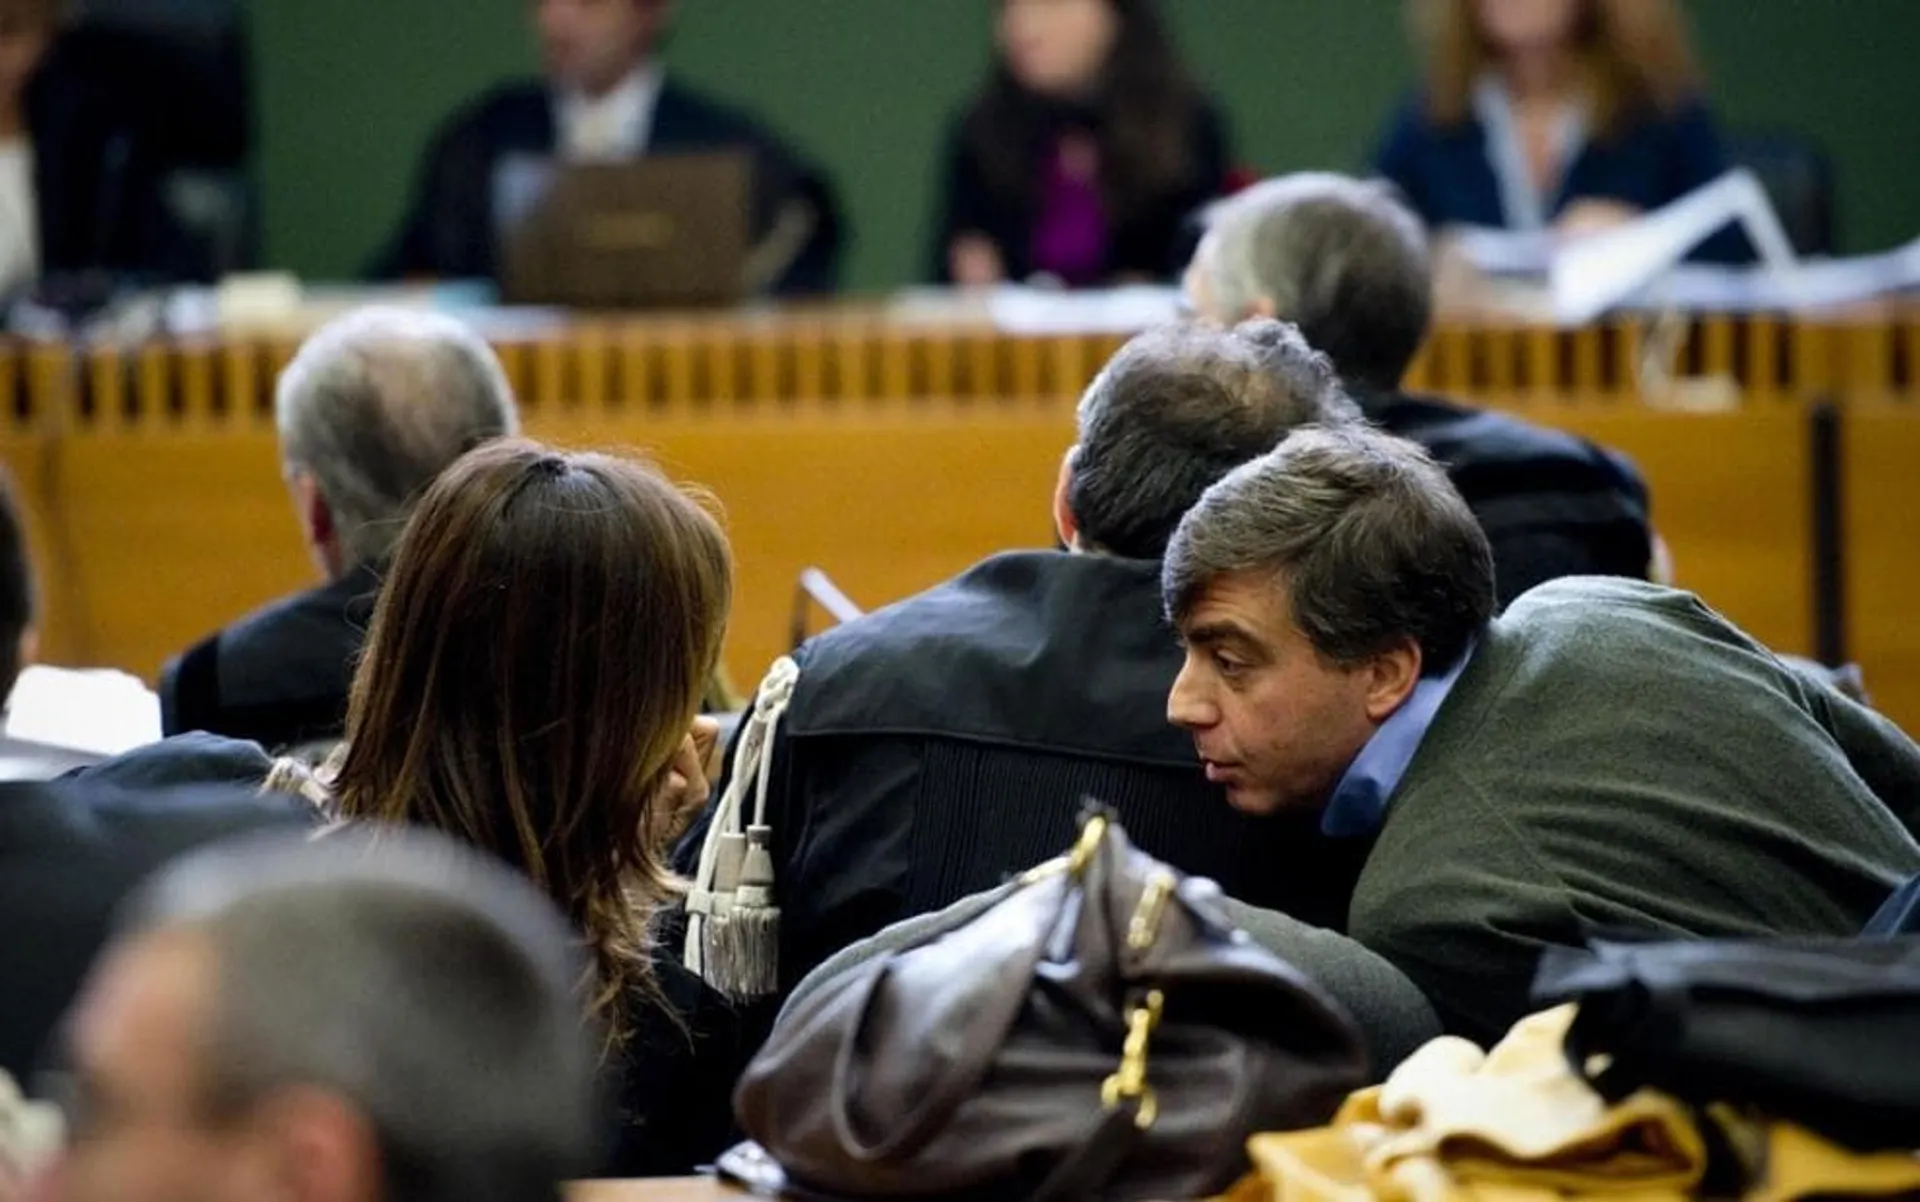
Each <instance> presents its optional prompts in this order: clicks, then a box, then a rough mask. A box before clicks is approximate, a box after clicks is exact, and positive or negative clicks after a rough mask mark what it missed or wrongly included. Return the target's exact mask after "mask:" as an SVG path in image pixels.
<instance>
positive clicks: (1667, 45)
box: [1411, 0, 1700, 136]
mask: <svg viewBox="0 0 1920 1202" xmlns="http://www.w3.org/2000/svg"><path fill="white" fill-rule="evenodd" d="M1411 15H1412V18H1413V27H1414V32H1415V37H1416V40H1417V41H1418V43H1419V48H1420V50H1421V51H1422V53H1423V54H1424V55H1425V58H1426V70H1427V113H1428V116H1429V117H1430V118H1431V119H1432V120H1433V122H1434V123H1435V124H1436V125H1458V124H1459V123H1460V122H1462V121H1464V120H1466V118H1467V113H1468V109H1469V106H1470V104H1471V97H1472V93H1473V84H1474V80H1475V79H1477V78H1478V77H1479V76H1480V75H1481V73H1482V72H1484V71H1486V70H1488V69H1489V68H1490V67H1492V66H1493V64H1494V61H1495V57H1496V52H1495V50H1494V48H1493V47H1492V46H1489V45H1488V44H1487V41H1486V38H1485V36H1484V35H1483V34H1482V33H1481V30H1480V22H1479V20H1478V19H1477V18H1476V17H1475V15H1474V0H1412V4H1411ZM1574 36H1575V38H1576V39H1577V42H1578V50H1577V56H1578V59H1579V63H1580V69H1581V74H1582V76H1583V77H1584V78H1583V84H1584V86H1585V87H1586V89H1587V97H1588V103H1589V104H1591V105H1592V110H1593V123H1594V128H1595V129H1596V130H1598V131H1599V132H1600V133H1601V134H1603V135H1607V136H1610V135H1613V134H1616V133H1618V132H1619V131H1620V130H1621V128H1622V127H1623V126H1624V125H1625V124H1626V123H1629V122H1631V121H1632V120H1634V119H1635V118H1638V117H1641V116H1644V115H1645V114H1647V113H1649V112H1668V111H1671V110H1672V109H1674V108H1676V107H1677V106H1679V105H1680V104H1682V103H1684V102H1685V101H1686V100H1688V99H1690V98H1691V97H1693V96H1694V95H1696V94H1697V93H1698V92H1699V89H1700V74H1699V70H1698V68H1697V67H1696V66H1695V64H1694V59H1693V51H1692V49H1691V47H1690V45H1689V43H1688V38H1687V23H1686V18H1685V16H1684V15H1683V14H1682V13H1681V11H1680V8H1679V6H1678V5H1677V4H1675V3H1674V0H1581V13H1580V18H1579V24H1578V26H1577V28H1576V32H1575V35H1574Z"/></svg>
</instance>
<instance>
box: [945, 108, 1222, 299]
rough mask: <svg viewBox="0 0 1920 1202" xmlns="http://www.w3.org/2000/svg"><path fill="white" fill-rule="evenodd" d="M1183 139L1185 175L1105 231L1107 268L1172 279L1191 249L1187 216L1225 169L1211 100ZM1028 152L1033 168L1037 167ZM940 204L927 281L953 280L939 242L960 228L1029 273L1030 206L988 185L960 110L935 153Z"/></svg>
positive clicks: (1013, 275) (1016, 276)
mask: <svg viewBox="0 0 1920 1202" xmlns="http://www.w3.org/2000/svg"><path fill="white" fill-rule="evenodd" d="M1187 145H1188V146H1189V147H1190V148H1191V151H1192V154H1193V156H1194V171H1193V176H1192V182H1191V183H1189V184H1188V185H1187V186H1185V187H1183V188H1181V189H1179V190H1178V191H1175V192H1172V193H1169V194H1168V195H1165V196H1159V197H1155V198H1153V200H1152V202H1151V203H1149V204H1147V205H1144V206H1143V207H1141V208H1140V209H1139V210H1138V211H1137V212H1136V213H1135V215H1134V216H1133V217H1132V218H1131V219H1130V220H1128V221H1126V222H1124V223H1122V224H1121V225H1119V226H1118V227H1117V228H1115V229H1112V230H1110V231H1109V233H1108V241H1107V274H1108V275H1109V276H1121V275H1143V276H1148V277H1151V278H1153V279H1172V278H1173V277H1174V276H1176V275H1178V274H1179V273H1180V271H1181V270H1182V268H1183V267H1184V266H1185V265H1186V261H1187V258H1188V255H1189V252H1191V250H1192V249H1193V247H1192V242H1193V227H1192V226H1191V218H1192V217H1193V216H1194V214H1195V213H1196V212H1198V211H1199V210H1200V208H1201V207H1202V206H1204V205H1206V204H1207V203H1208V202H1209V201H1211V200H1213V199H1215V198H1216V197H1218V196H1219V195H1220V193H1221V189H1222V188H1223V186H1224V185H1225V183H1226V180H1227V176H1228V173H1229V171H1230V170H1231V168H1232V165H1233V164H1232V151H1231V149H1230V148H1229V139H1228V134H1227V127H1226V122H1225V120H1224V119H1223V118H1222V117H1221V116H1220V113H1219V111H1218V110H1216V109H1215V108H1213V107H1212V106H1211V105H1208V104H1202V105H1201V106H1200V108H1199V109H1198V110H1197V111H1196V112H1195V114H1194V120H1193V127H1192V129H1191V130H1189V131H1188V134H1187ZM1038 154H1039V152H1038V151H1036V160H1035V171H1036V172H1037V171H1038V170H1039V159H1038ZM941 170H942V177H941V190H940V199H939V204H940V211H939V216H938V219H937V221H936V224H935V226H934V244H933V247H932V252H933V254H932V262H931V264H930V269H931V272H932V277H933V278H934V279H935V280H938V281H939V282H941V283H943V284H945V283H952V282H953V273H952V272H951V271H949V270H948V265H947V248H948V247H949V246H951V245H952V243H953V240H954V239H955V238H957V237H959V236H960V235H961V234H970V233H971V234H985V235H986V236H987V237H988V238H991V239H992V240H993V243H994V245H996V246H998V247H999V248H1000V257H1001V261H1002V262H1004V263H1005V264H1006V268H1007V278H1008V279H1011V280H1015V281H1018V280H1023V279H1025V278H1026V277H1027V276H1029V275H1031V274H1032V272H1033V254H1032V240H1033V223H1034V217H1035V213H1034V205H1033V203H1032V201H1031V200H1029V199H1026V198H1011V197H1006V196H1001V195H999V194H998V193H997V192H996V191H995V190H994V189H993V188H991V187H989V186H988V183H987V178H986V175H985V171H984V168H983V167H982V165H981V162H980V157H979V155H977V154H976V153H975V152H974V150H973V148H972V146H971V145H970V139H969V138H968V136H967V114H965V113H962V114H960V115H959V116H958V117H956V118H955V119H954V121H953V123H952V127H951V129H950V130H949V132H948V135H947V143H946V150H945V153H944V158H943V160H942V168H941Z"/></svg>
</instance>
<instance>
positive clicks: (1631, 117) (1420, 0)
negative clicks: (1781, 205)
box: [1377, 0, 1746, 258]
mask: <svg viewBox="0 0 1920 1202" xmlns="http://www.w3.org/2000/svg"><path fill="white" fill-rule="evenodd" d="M1412 16H1413V18H1414V22H1413V24H1414V29H1415V33H1416V35H1417V41H1418V49H1419V51H1420V53H1421V56H1422V58H1423V60H1424V64H1425V74H1426V78H1425V81H1424V89H1423V91H1422V93H1421V94H1420V95H1418V96H1416V97H1414V98H1413V99H1412V100H1410V101H1409V102H1408V103H1407V104H1406V105H1405V107H1404V108H1403V109H1402V111H1401V112H1400V114H1399V115H1398V116H1397V117H1396V118H1395V120H1394V122H1393V124H1392V126H1391V127H1390V129H1389V130H1388V133H1387V136H1386V138H1385V140H1384V142H1383V143H1382V145H1381V148H1380V151H1379V155H1378V159H1377V167H1378V169H1379V171H1380V174H1382V175H1384V176H1386V177H1387V178H1388V179H1390V180H1392V181H1393V182H1394V183H1395V184H1397V185H1398V186H1399V188H1400V190H1401V191H1402V192H1403V193H1404V194H1405V195H1406V198H1407V200H1408V201H1409V202H1410V203H1411V204H1412V205H1413V207H1414V208H1415V209H1416V210H1417V211H1418V212H1419V213H1420V214H1421V216H1422V217H1424V218H1425V219H1426V221H1427V224H1428V225H1430V226H1436V227H1439V226H1448V225H1478V226H1495V227H1504V228H1508V229H1516V230H1529V229H1541V230H1545V229H1556V230H1560V231H1565V232H1580V231H1583V230H1592V229H1599V228H1605V227H1607V226H1610V225H1614V224H1618V223H1619V222H1622V221H1626V220H1630V219H1631V218H1633V217H1634V216H1635V215H1637V214H1639V213H1641V212H1644V211H1646V210H1649V209H1654V208H1658V207H1659V206H1661V205H1663V204H1666V203H1667V202H1668V201H1671V200H1675V199H1677V198H1679V197H1681V196H1684V195H1685V194H1686V193H1688V192H1690V191H1692V190H1693V189H1694V188H1697V187H1699V186H1700V185H1702V184H1704V183H1707V182H1709V181H1711V180H1712V179H1713V178H1714V177H1715V176H1717V175H1719V174H1720V173H1721V172H1722V171H1724V170H1725V169H1726V165H1727V164H1726V157H1725V154H1724V152H1723V151H1722V149H1721V145H1720V135H1719V131H1718V129H1717V127H1716V125H1715V123H1714V120H1713V117H1712V115H1711V114H1710V113H1709V112H1708V110H1707V107H1706V104H1705V103H1704V101H1703V98H1702V92H1701V83H1700V76H1699V72H1698V70H1697V69H1696V67H1695V65H1694V60H1693V53H1692V51H1691V49H1690V48H1689V46H1688V39H1687V30H1686V21H1685V18H1684V16H1683V15H1682V13H1681V11H1680V9H1679V7H1678V5H1677V4H1676V3H1675V0H1412ZM1745 253H1746V243H1745V240H1744V239H1743V238H1741V237H1740V236H1739V235H1738V234H1737V233H1734V232H1731V231H1729V232H1728V233H1727V234H1725V235H1722V236H1720V237H1718V238H1716V239H1715V240H1714V241H1712V242H1711V243H1709V244H1708V246H1707V248H1705V250H1704V251H1703V257H1714V258H1734V257H1742V256H1743V255H1744V254H1745Z"/></svg>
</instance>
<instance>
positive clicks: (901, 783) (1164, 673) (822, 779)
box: [677, 551, 1365, 988]
mask: <svg viewBox="0 0 1920 1202" xmlns="http://www.w3.org/2000/svg"><path fill="white" fill-rule="evenodd" d="M796 658H797V660H798V662H799V664H800V678H799V682H798V684H797V686H796V688H795V691H794V696H793V702H792V705H791V707H790V709H789V710H788V712H787V715H786V718H785V720H784V721H783V722H782V723H781V726H780V728H779V732H778V735H777V737H776V739H775V742H774V761H773V765H772V774H771V780H770V789H769V796H768V816H769V825H771V827H772V829H773V841H772V849H773V853H774V860H775V869H776V884H775V893H776V897H777V900H778V901H779V904H780V908H781V921H780V927H781V929H780V973H779V976H780V982H781V985H782V987H783V988H791V987H792V985H793V984H794V983H796V982H797V981H798V980H799V979H800V978H801V977H802V976H803V975H805V973H806V972H807V971H808V970H809V969H811V968H812V967H814V966H815V965H817V964H819V963H820V962H821V961H823V960H825V959H826V958H827V957H828V956H831V955H832V954H833V953H835V952H837V951H839V950H840V949H841V948H843V947H845V946H847V945H848V944H850V943H852V942H854V941H855V940H857V939H862V938H865V937H866V936H869V935H872V934H873V933H874V932H876V931H878V930H880V929H881V928H882V927H884V926H886V925H888V924H889V923H893V922H897V921H899V920H901V919H904V918H909V917H912V916H913V915H915V914H921V913H926V912H928V911H931V910H936V909H939V908H941V907H943V906H946V905H949V904H951V903H952V902H954V901H956V900H958V899H959V898H961V897H964V896H966V895H968V894H970V893H975V892H978V891H980V890H982V889H987V888H991V887H993V886H994V885H997V884H999V883H1000V882H1001V881H1003V880H1004V879H1006V878H1007V877H1008V876H1009V875H1011V874H1013V873H1017V872H1020V871H1023V870H1025V869H1027V868H1030V867H1032V866H1033V865H1034V864H1037V863H1039V862H1040V861H1042V860H1045V859H1047V858H1049V857H1051V856H1054V855H1057V854H1059V853H1060V852H1061V851H1062V850H1063V849H1064V848H1066V847H1068V846H1070V845H1071V844H1072V842H1073V838H1074V833H1075V831H1076V829H1077V818H1078V816H1079V813H1080V810H1081V807H1082V804H1083V802H1084V801H1085V800H1087V799H1088V798H1094V799H1097V800H1099V801H1102V802H1105V803H1107V804H1109V805H1111V806H1112V807H1113V808H1114V809H1115V811H1116V812H1117V813H1118V815H1119V817H1120V819H1121V821H1122V822H1124V823H1125V825H1126V828H1127V832H1128V834H1129V835H1130V836H1131V837H1132V838H1133V840H1134V842H1135V843H1137V844H1138V845H1139V846H1140V847H1142V848H1143V849H1145V850H1146V851H1148V852H1150V853H1152V854H1153V855H1156V856H1158V857H1160V858H1162V859H1164V860H1166V861H1167V862H1168V863H1170V864H1172V865H1174V866H1175V867H1177V868H1180V869H1183V870H1185V871H1187V872H1193V873H1198V874H1201V875H1204V876H1209V877H1212V878H1213V879H1215V880H1217V881H1218V882H1219V883H1220V884H1221V886H1222V887H1223V888H1225V889H1226V891H1227V892H1228V894H1230V895H1231V896H1234V897H1237V898H1240V899H1241V900H1243V901H1246V902H1248V903H1250V904H1252V905H1256V906H1260V907H1263V908H1267V909H1275V910H1282V911H1285V912H1287V913H1291V914H1294V915H1295V916H1297V917H1299V918H1301V919H1302V920H1304V921H1308V922H1312V923H1314V924H1317V925H1322V926H1327V927H1331V928H1334V929H1340V928H1341V927H1343V926H1344V924H1345V915H1346V902H1347V894H1348V890H1349V888H1350V886H1351V881H1352V877H1353V875H1355V874H1357V872H1358V868H1359V864H1360V862H1361V860H1362V858H1363V857H1364V855H1365V848H1364V846H1363V845H1362V844H1361V843H1360V841H1348V842H1342V843H1336V842H1335V841H1332V840H1327V839H1323V838H1322V837H1321V836H1320V835H1319V834H1318V830H1317V826H1316V821H1317V820H1314V819H1311V818H1310V817H1309V818H1308V819H1303V820H1301V821H1299V822H1290V821H1288V820H1286V819H1283V818H1275V819H1264V820H1263V819H1255V818H1252V817H1249V816H1247V815H1245V814H1241V813H1239V812H1237V811H1235V810H1234V809H1232V808H1231V807H1229V806H1228V805H1227V803H1226V801H1225V799H1224V798H1223V797H1222V795H1221V793H1220V790H1219V789H1218V788H1217V787H1216V786H1214V785H1211V784H1209V783H1208V782H1207V780H1206V777H1205V775H1204V774H1203V773H1202V771H1201V768H1200V763H1199V761H1198V759H1197V758H1196V757H1195V755H1194V750H1193V743H1192V740H1191V739H1190V738H1189V737H1188V736H1187V735H1186V734H1184V733H1183V732H1181V731H1179V730H1177V729H1175V728H1174V727H1172V726H1170V725H1169V724H1168V723H1167V718H1166V711H1167V692H1168V690H1169V688H1170V687H1171V686H1172V684H1173V679H1174V676H1175V675H1176V674H1177V673H1178V672H1179V669H1180V663H1181V651H1180V648H1179V646H1178V645H1177V643H1176V641H1175V638H1174V635H1173V632H1172V630H1171V629H1169V628H1168V626H1167V624H1166V622H1165V620H1164V618H1163V617H1162V616H1161V603H1160V565H1159V564H1158V563H1157V562H1149V561H1141V560H1128V559H1119V558H1114V557H1111V556H1103V555H1084V554H1068V553H1064V552H1056V551H1030V552H1011V553H1007V554H1002V555H996V556H993V557H992V558H990V559H987V560H984V561H982V562H981V563H979V564H976V565H975V566H974V567H972V568H970V569H968V570H967V571H966V572H964V573H962V574H961V575H959V576H958V577H955V578H954V579H952V580H949V581H947V582H946V583H944V584H940V585H937V586H935V587H934V588H932V589H929V590H928V591H926V592H924V593H921V594H919V595H917V596H914V597H910V598H908V599H906V600H904V601H901V602H899V603H897V604H895V605H891V606H888V607H887V608H885V609H882V610H878V611H876V612H874V613H872V614H869V615H867V616H866V617H864V618H861V619H858V620H856V621H853V622H849V623H847V624H845V625H843V626H839V627H836V628H834V629H833V630H830V631H827V632H826V633H825V634H822V635H820V636H819V637H817V638H815V639H813V640H812V641H810V642H809V643H807V645H806V646H805V647H803V648H802V649H801V650H800V652H799V654H798V655H797V656H796ZM718 795H719V790H718V789H716V791H715V796H716V797H717V796H718ZM704 834H705V820H704V819H703V820H702V821H701V822H700V823H698V824H696V826H695V829H694V831H693V832H692V833H691V834H690V836H689V837H688V839H687V840H686V841H685V842H684V843H683V844H682V845H681V848H680V851H679V854H678V857H677V859H678V861H679V863H680V864H681V866H682V868H683V870H686V869H687V868H689V867H691V865H692V863H693V861H694V860H695V859H697V856H698V850H699V843H700V840H701V838H702V837H703V836H704Z"/></svg>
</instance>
